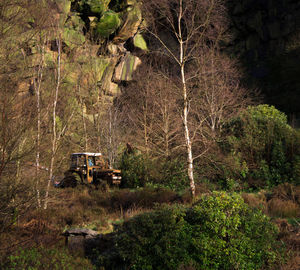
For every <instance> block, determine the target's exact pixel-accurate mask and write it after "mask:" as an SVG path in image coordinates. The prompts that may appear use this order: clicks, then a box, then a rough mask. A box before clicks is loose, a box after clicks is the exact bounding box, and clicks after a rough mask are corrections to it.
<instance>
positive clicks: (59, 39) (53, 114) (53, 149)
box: [44, 37, 61, 209]
mask: <svg viewBox="0 0 300 270" xmlns="http://www.w3.org/2000/svg"><path fill="white" fill-rule="evenodd" d="M56 44H57V48H58V54H57V82H56V89H55V95H54V101H53V113H52V129H53V131H52V151H51V161H50V168H49V179H48V183H47V189H46V194H45V203H44V209H47V206H48V197H49V188H50V184H51V181H52V178H53V167H54V161H55V153H56V149H57V143H58V142H57V130H56V106H57V100H58V92H59V88H60V75H61V74H60V71H61V38H60V37H59V38H58V39H56Z"/></svg>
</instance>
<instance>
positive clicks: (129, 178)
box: [119, 151, 146, 188]
mask: <svg viewBox="0 0 300 270" xmlns="http://www.w3.org/2000/svg"><path fill="white" fill-rule="evenodd" d="M119 167H120V169H121V171H122V187H127V188H137V187H142V186H144V185H145V183H146V165H145V158H144V157H143V155H142V154H139V153H137V151H134V152H133V153H128V152H127V151H124V153H123V155H122V157H121V160H120V166H119Z"/></svg>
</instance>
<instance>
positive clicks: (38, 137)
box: [34, 41, 45, 208]
mask: <svg viewBox="0 0 300 270" xmlns="http://www.w3.org/2000/svg"><path fill="white" fill-rule="evenodd" d="M41 49H42V51H41V54H42V55H41V61H40V63H39V66H38V73H37V79H36V80H34V88H35V93H36V109H37V123H36V124H37V134H36V155H35V163H36V164H35V165H36V166H35V178H36V183H35V189H36V197H37V204H38V207H39V208H40V207H41V198H40V189H39V184H40V179H39V177H40V176H39V170H40V144H41V141H40V140H41V104H40V103H41V84H42V78H43V67H44V59H45V41H44V42H43V45H42V48H41Z"/></svg>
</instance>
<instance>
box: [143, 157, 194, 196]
mask: <svg viewBox="0 0 300 270" xmlns="http://www.w3.org/2000/svg"><path fill="white" fill-rule="evenodd" d="M148 172H149V180H150V181H151V183H149V184H150V185H153V186H160V187H164V188H170V189H172V190H176V191H182V190H185V189H186V188H188V187H189V179H188V176H187V170H186V165H185V162H184V161H182V160H181V159H179V158H174V159H157V160H155V161H153V162H152V164H151V166H148Z"/></svg>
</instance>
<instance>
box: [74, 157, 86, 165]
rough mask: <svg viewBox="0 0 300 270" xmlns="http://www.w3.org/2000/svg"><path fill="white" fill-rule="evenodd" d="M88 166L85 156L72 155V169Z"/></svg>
mask: <svg viewBox="0 0 300 270" xmlns="http://www.w3.org/2000/svg"><path fill="white" fill-rule="evenodd" d="M84 165H86V163H85V156H84V155H72V158H71V167H82V166H84Z"/></svg>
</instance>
